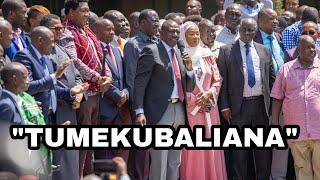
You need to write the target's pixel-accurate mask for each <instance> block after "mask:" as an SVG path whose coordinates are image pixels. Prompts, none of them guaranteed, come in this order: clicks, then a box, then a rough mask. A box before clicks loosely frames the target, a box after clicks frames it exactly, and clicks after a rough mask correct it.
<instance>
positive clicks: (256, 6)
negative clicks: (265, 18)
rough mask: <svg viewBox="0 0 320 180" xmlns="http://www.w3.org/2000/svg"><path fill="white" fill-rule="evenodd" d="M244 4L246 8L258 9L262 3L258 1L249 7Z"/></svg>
mask: <svg viewBox="0 0 320 180" xmlns="http://www.w3.org/2000/svg"><path fill="white" fill-rule="evenodd" d="M244 6H245V8H246V9H249V10H255V9H259V8H260V6H262V4H261V3H259V2H258V3H257V4H256V5H255V6H253V7H251V6H249V5H247V4H245V5H244Z"/></svg>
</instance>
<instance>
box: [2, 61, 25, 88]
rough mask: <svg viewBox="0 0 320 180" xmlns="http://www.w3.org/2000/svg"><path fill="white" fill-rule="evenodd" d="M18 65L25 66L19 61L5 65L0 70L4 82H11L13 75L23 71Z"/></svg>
mask: <svg viewBox="0 0 320 180" xmlns="http://www.w3.org/2000/svg"><path fill="white" fill-rule="evenodd" d="M17 65H21V66H23V65H22V64H20V63H18V62H12V63H9V64H6V65H5V66H3V68H2V69H1V71H0V77H1V80H2V81H3V83H4V84H8V83H10V81H11V78H12V76H14V75H20V74H21V71H20V69H19V68H17Z"/></svg>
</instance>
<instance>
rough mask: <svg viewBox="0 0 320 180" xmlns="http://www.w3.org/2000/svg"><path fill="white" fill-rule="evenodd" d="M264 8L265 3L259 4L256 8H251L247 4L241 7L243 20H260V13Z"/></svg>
mask: <svg viewBox="0 0 320 180" xmlns="http://www.w3.org/2000/svg"><path fill="white" fill-rule="evenodd" d="M263 7H264V4H263V3H257V4H256V5H255V6H253V7H251V6H248V5H246V4H243V5H242V6H241V11H242V18H253V19H255V20H257V19H258V13H259V11H260V10H261V9H262V8H263Z"/></svg>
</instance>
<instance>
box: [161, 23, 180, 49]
mask: <svg viewBox="0 0 320 180" xmlns="http://www.w3.org/2000/svg"><path fill="white" fill-rule="evenodd" d="M179 35H180V28H179V26H178V24H177V23H176V22H173V21H172V22H170V23H168V24H167V27H164V28H162V30H161V32H160V36H161V39H162V40H163V41H164V42H165V43H167V44H168V45H169V46H171V47H174V46H175V45H176V44H177V42H178V40H179Z"/></svg>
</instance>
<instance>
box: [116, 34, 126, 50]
mask: <svg viewBox="0 0 320 180" xmlns="http://www.w3.org/2000/svg"><path fill="white" fill-rule="evenodd" d="M117 42H118V45H119V47H120V49H121V51H122V52H123V49H124V42H123V39H122V38H121V37H120V36H119V37H118V40H117Z"/></svg>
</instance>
